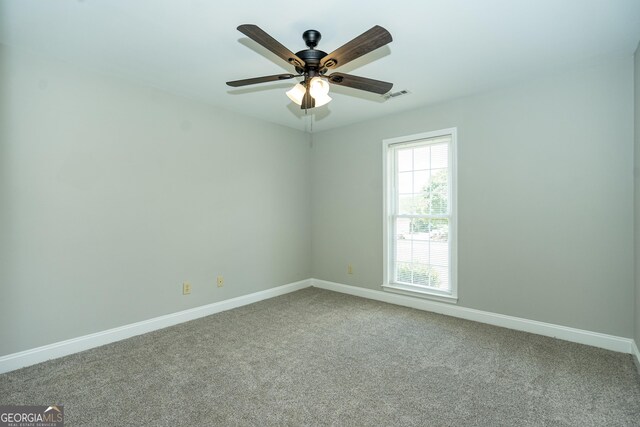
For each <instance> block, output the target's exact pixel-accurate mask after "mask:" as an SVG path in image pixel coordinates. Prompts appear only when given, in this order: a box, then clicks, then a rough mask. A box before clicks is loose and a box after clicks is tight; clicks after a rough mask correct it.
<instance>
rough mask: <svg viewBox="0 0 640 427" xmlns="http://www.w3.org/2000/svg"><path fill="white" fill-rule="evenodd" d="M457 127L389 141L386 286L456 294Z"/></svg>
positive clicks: (413, 290)
mask: <svg viewBox="0 0 640 427" xmlns="http://www.w3.org/2000/svg"><path fill="white" fill-rule="evenodd" d="M454 141H455V130H447V131H440V132H432V133H429V134H421V135H414V136H412V137H406V138H399V139H397V140H391V141H385V149H386V151H387V153H386V159H387V162H388V165H387V168H386V171H387V177H386V179H387V183H386V188H387V194H386V199H387V201H386V210H387V212H386V222H387V224H386V227H385V228H386V232H385V242H386V245H385V246H386V255H387V256H386V258H387V260H386V266H387V269H386V271H385V274H386V275H387V277H385V283H384V286H385V288H387V289H388V290H396V291H403V292H404V293H417V294H421V295H434V296H439V297H444V298H447V297H448V298H455V297H456V295H457V288H456V283H455V274H454V273H455V272H454V271H453V268H454V267H455V265H454V262H453V261H454V256H452V255H454V254H455V253H454V252H455V245H454V244H453V243H454V241H453V239H454V237H455V217H454V213H455V212H454V209H455V191H454V190H455V186H454V170H455V168H454V163H455V162H454V154H455V150H454V149H455V147H454Z"/></svg>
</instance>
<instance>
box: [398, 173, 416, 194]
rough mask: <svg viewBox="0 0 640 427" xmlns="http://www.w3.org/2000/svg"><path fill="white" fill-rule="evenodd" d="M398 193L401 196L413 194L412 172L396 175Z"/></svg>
mask: <svg viewBox="0 0 640 427" xmlns="http://www.w3.org/2000/svg"><path fill="white" fill-rule="evenodd" d="M398 192H399V193H401V194H410V193H413V173H412V172H400V173H399V174H398Z"/></svg>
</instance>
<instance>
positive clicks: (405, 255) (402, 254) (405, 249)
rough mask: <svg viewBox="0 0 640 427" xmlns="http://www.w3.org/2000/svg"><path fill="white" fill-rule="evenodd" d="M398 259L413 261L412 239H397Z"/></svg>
mask: <svg viewBox="0 0 640 427" xmlns="http://www.w3.org/2000/svg"><path fill="white" fill-rule="evenodd" d="M396 259H397V260H398V261H402V262H411V240H404V239H403V240H396Z"/></svg>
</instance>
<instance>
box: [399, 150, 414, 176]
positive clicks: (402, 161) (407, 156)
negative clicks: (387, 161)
mask: <svg viewBox="0 0 640 427" xmlns="http://www.w3.org/2000/svg"><path fill="white" fill-rule="evenodd" d="M397 153H398V171H400V172H404V171H410V170H412V169H413V150H411V149H405V150H398V151H397Z"/></svg>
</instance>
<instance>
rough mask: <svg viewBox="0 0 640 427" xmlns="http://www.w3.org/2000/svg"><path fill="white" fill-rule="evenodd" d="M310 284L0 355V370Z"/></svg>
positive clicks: (232, 299)
mask: <svg viewBox="0 0 640 427" xmlns="http://www.w3.org/2000/svg"><path fill="white" fill-rule="evenodd" d="M309 286H311V279H306V280H301V281H299V282H295V283H289V284H287V285H283V286H278V287H276V288H271V289H267V290H264V291H260V292H255V293H252V294H249V295H243V296H240V297H236V298H231V299H228V300H224V301H220V302H214V303H212V304H207V305H203V306H200V307H196V308H191V309H188V310H183V311H179V312H176V313H171V314H167V315H164V316H160V317H155V318H153V319H149V320H143V321H141V322H136V323H131V324H129V325H124V326H120V327H118V328H113V329H108V330H106V331H102V332H96V333H94V334H89V335H84V336H81V337H78V338H72V339H69V340H65V341H60V342H57V343H53V344H49V345H45V346H42V347H37V348H34V349H31V350H25V351H21V352H19V353H13V354H9V355H6V356H2V357H0V373H3V372H9V371H13V370H15V369H19V368H23V367H25V366H30V365H35V364H36V363H40V362H44V361H46V360H50V359H56V358H58V357H62V356H67V355H69V354H73V353H78V352H80V351H84V350H88V349H90V348H94V347H99V346H101V345H105V344H109V343H112V342H115V341H120V340H123V339H126V338H131V337H133V336H136V335H140V334H144V333H147V332H151V331H155V330H158V329H162V328H166V327H168V326H173V325H177V324H178V323H183V322H187V321H189V320H194V319H198V318H200V317H205V316H209V315H211V314H215V313H220V312H222V311H226V310H231V309H232V308H237V307H241V306H243V305H247V304H253V303H254V302H258V301H262V300H265V299H269V298H273V297H277V296H280V295H284V294H287V293H289V292H294V291H297V290H300V289H304V288H308V287H309Z"/></svg>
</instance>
